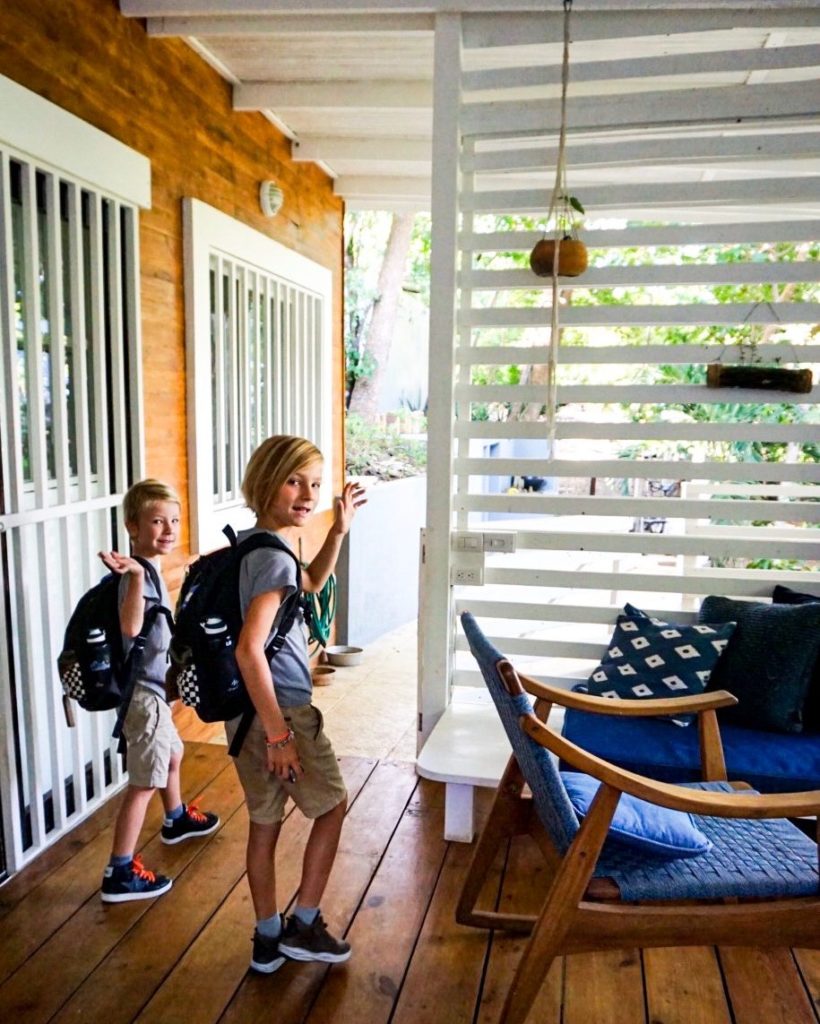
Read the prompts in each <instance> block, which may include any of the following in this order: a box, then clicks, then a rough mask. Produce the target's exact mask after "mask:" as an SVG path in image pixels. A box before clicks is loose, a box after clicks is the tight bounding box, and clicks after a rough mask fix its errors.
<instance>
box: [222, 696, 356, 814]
mask: <svg viewBox="0 0 820 1024" xmlns="http://www.w3.org/2000/svg"><path fill="white" fill-rule="evenodd" d="M282 713H283V714H284V716H285V721H286V722H287V724H288V725H289V726H290V728H291V729H293V733H294V742H295V743H296V748H297V750H298V751H299V761H300V763H301V765H302V768H303V769H304V774H303V775H300V776H299V778H298V780H297V781H296V782H286V781H285V780H283V779H279V778H277V777H276V776H275V775H272V774H271V773H270V772H269V771H268V767H267V751H266V749H265V730H264V729H263V727H262V722H261V720H260V718H259V716H258V715H257V716H256V717H255V718H254V720H253V723H252V724H251V727H250V729H249V730H248V735H247V736H246V737H245V742H244V743H243V744H242V749H241V750H240V751H239V756H238V757H236V758H234V764H235V765H236V771H237V774H238V775H239V781H240V782H241V783H242V789H243V790H244V791H245V800H246V802H247V804H248V816H249V817H250V819H251V821H253V822H255V823H256V824H257V825H276V824H278V823H279V822H280V821H281V820H282V818H283V817H284V816H285V804H286V803H287V799H288V797H290V798H291V799H292V800H293V802H294V803H295V804H296V806H297V807H298V808H299V810H300V811H301V812H302V814H304V816H305V817H306V818H320V817H321V816H322V815H323V814H327V812H328V811H332V810H333V808H334V807H336V806H337V804H340V803H341V802H342V801H343V800H344V799H345V797H346V796H347V789H346V787H345V784H344V780H343V779H342V773H341V772H340V771H339V763H338V761H337V760H336V755H335V754H334V753H333V747H332V746H331V745H330V740H329V739H328V738H327V736H326V735H325V732H324V728H323V721H322V713H321V711H319V709H318V708H316V707H314V706H313V705H312V704H301V705H300V706H299V707H295V708H282ZM239 722H240V719H238V718H235V719H233V721H231V722H227V723H226V725H225V731H226V733H227V736H228V743H230V742H231V740H232V739H233V736H234V733H235V732H236V730H237V727H238V725H239Z"/></svg>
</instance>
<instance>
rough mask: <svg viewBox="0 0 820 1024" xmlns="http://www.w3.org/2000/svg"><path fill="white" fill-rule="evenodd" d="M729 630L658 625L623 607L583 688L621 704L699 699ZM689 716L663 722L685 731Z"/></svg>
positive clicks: (724, 625)
mask: <svg viewBox="0 0 820 1024" xmlns="http://www.w3.org/2000/svg"><path fill="white" fill-rule="evenodd" d="M734 629H735V623H734V622H725V623H722V624H720V625H711V624H709V623H701V624H699V625H695V626H686V625H679V624H676V623H673V622H663V621H662V620H661V619H655V618H651V617H650V616H648V615H647V614H646V613H645V612H642V611H640V610H639V609H638V608H633V606H632V605H630V604H628V605H626V606H625V607H624V614H623V615H619V616H618V619H617V623H616V626H615V632H614V633H613V634H612V639H611V640H610V642H609V648H608V650H607V652H606V654H605V655H604V657H603V660H602V661H601V664H600V665H599V666H598V667H597V668H596V669H595V671H594V672H593V673H592V675H591V676H590V677H589V680H588V682H587V689H588V692H589V693H591V694H594V695H596V696H599V697H620V698H622V699H626V700H632V699H634V700H642V699H644V700H645V699H648V698H665V697H689V696H692V695H695V694H699V693H703V691H704V690H705V689H706V684H707V682H708V681H709V676H710V675H711V672H712V669H713V668H714V667H715V664H716V662H717V660H718V658H719V657H720V655H721V653H722V651H723V649H724V647H726V645H727V643H728V642H729V637H730V636H731V635H732V633H733V632H734ZM692 719H693V716H692V715H681V716H680V717H676V718H668V717H664V719H663V720H664V721H668V722H673V723H674V724H675V725H689V724H690V722H691V721H692Z"/></svg>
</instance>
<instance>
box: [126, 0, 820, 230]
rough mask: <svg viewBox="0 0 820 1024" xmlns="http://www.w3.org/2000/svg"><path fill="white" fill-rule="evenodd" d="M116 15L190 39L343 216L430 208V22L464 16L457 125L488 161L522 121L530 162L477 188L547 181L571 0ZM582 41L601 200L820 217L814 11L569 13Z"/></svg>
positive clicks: (592, 172) (648, 7) (631, 7)
mask: <svg viewBox="0 0 820 1024" xmlns="http://www.w3.org/2000/svg"><path fill="white" fill-rule="evenodd" d="M120 8H121V10H122V12H123V13H124V14H126V15H128V16H132V17H142V18H145V19H147V29H148V32H149V34H151V35H152V36H158V37H162V36H178V37H181V38H183V39H185V40H186V41H187V42H188V43H189V44H190V45H191V46H192V47H193V48H194V49H196V50H197V52H199V53H200V54H201V55H202V56H203V57H204V58H205V59H206V60H207V61H209V63H211V64H212V65H213V66H214V67H216V68H217V69H218V70H219V71H220V73H221V74H222V75H224V77H225V78H226V79H228V80H229V81H231V82H232V83H233V84H234V106H235V108H236V109H237V110H259V111H261V112H262V113H263V114H264V115H265V116H267V117H269V118H270V119H271V120H272V121H273V122H274V123H275V124H277V125H278V126H279V127H281V128H282V129H283V130H284V131H285V132H286V134H287V135H288V136H289V137H290V138H291V139H292V145H293V155H294V158H295V159H296V160H310V161H313V162H317V163H320V164H321V165H322V166H323V167H324V168H325V169H326V170H327V171H328V173H330V174H331V175H332V176H333V178H334V179H335V181H334V187H335V189H336V191H337V192H338V193H339V194H340V195H342V196H343V197H344V199H345V200H346V203H347V205H348V208H368V207H371V208H372V207H382V208H393V209H401V208H417V209H429V208H430V189H431V153H432V130H433V86H434V83H433V66H434V42H435V26H436V21H437V15H439V14H441V15H450V14H454V13H456V14H461V15H462V26H463V47H464V48H463V70H464V75H463V77H462V90H463V91H462V100H463V102H464V103H465V104H467V106H466V108H465V113H464V116H463V118H462V123H465V124H468V125H470V126H471V128H470V131H471V133H475V135H476V138H477V139H479V142H478V144H477V149H478V151H479V152H482V151H492V150H494V149H495V150H497V149H499V148H503V147H504V146H505V142H504V140H499V136H500V135H503V134H504V132H505V128H506V127H507V126H508V125H509V126H510V129H509V134H511V135H515V138H516V141H515V149H516V162H517V164H518V166H517V167H516V168H514V169H513V170H510V169H509V168H508V167H504V168H503V169H500V170H498V171H496V172H495V173H494V172H493V168H492V158H491V157H489V156H486V155H485V156H484V159H483V164H482V166H481V169H480V170H479V171H478V172H477V173H478V184H479V188H481V189H488V190H503V189H533V188H536V189H540V188H542V187H543V188H546V187H548V186H549V185H550V184H551V181H552V176H553V173H554V172H553V167H554V159H555V152H556V143H557V132H558V126H559V96H560V70H561V69H560V65H561V52H562V38H563V8H562V3H561V2H560V0H541V2H540V3H539V2H535V0H496V2H490V0H426V2H424V0H381V2H367V0H120ZM572 35H573V42H572V48H571V69H570V89H569V103H568V121H569V136H568V166H569V167H570V168H571V174H572V185H573V189H574V190H578V189H580V188H583V194H584V197H585V202H586V203H587V205H588V206H595V207H596V209H599V210H600V211H601V212H605V213H606V215H608V216H610V215H611V216H616V215H617V216H642V215H643V216H645V215H646V211H647V210H650V211H651V210H653V209H658V208H660V207H663V208H664V211H665V215H666V216H669V215H675V214H674V213H673V211H675V210H677V211H678V212H677V216H679V217H681V218H683V219H685V218H686V211H687V209H688V208H689V207H690V206H691V204H693V203H694V204H697V205H698V206H699V207H700V208H701V209H702V210H703V209H708V210H709V211H710V214H709V215H711V216H713V217H714V218H716V219H719V218H721V217H722V218H724V219H732V220H740V219H755V220H760V219H774V218H785V219H795V218H813V219H814V218H820V2H816V0H743V2H733V0H710V2H706V0H677V2H667V3H663V2H660V0H574V3H573V10H572ZM482 135H486V136H487V138H488V141H486V142H483V143H482V142H481V141H480V139H481V136H482ZM528 148H530V149H531V151H532V154H533V155H532V159H527V158H526V152H527V149H528ZM502 163H506V161H502ZM628 186H636V187H637V186H640V188H641V189H642V192H641V194H640V195H639V196H636V188H633V189H632V191H631V192H630V190H629V188H628ZM727 205H728V206H730V207H731V212H725V211H724V207H725V206H727ZM721 211H724V212H721Z"/></svg>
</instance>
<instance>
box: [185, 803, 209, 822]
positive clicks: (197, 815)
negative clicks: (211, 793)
mask: <svg viewBox="0 0 820 1024" xmlns="http://www.w3.org/2000/svg"><path fill="white" fill-rule="evenodd" d="M188 817H189V818H191V819H192V820H193V821H205V820H206V819H205V815H204V814H202V813H201V812H200V810H199V808H198V807H197V805H196V804H188Z"/></svg>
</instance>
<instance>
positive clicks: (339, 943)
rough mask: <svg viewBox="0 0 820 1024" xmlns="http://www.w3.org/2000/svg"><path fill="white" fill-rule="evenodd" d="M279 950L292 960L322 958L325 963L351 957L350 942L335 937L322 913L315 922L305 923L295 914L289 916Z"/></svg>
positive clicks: (337, 962)
mask: <svg viewBox="0 0 820 1024" xmlns="http://www.w3.org/2000/svg"><path fill="white" fill-rule="evenodd" d="M279 952H280V953H284V954H285V956H288V957H290V958H291V960H320V961H321V962H322V963H324V964H340V963H342V962H343V961H345V960H347V959H349V957H350V943H349V942H345V941H344V940H343V939H336V938H334V937H333V936H332V935H331V934H330V932H329V931H328V930H327V925H326V924H325V922H324V919H323V918H322V915H321V914H317V915H316V919H315V920H314V922H313V924H305V923H304V921H300V920H299V918H298V917H297V916H296V915H295V914H293V915H291V917H289V918H288V923H287V924H286V925H285V930H284V932H283V933H282V937H281V939H280V940H279Z"/></svg>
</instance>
